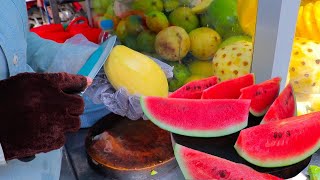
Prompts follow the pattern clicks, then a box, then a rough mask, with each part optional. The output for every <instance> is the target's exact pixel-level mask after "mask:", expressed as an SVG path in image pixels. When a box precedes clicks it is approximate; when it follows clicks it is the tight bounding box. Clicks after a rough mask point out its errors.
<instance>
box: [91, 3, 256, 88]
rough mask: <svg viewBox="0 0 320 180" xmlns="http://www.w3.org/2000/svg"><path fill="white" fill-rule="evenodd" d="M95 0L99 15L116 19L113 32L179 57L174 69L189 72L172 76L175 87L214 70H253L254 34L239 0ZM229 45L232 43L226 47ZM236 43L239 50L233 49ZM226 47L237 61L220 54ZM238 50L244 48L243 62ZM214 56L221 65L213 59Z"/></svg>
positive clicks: (150, 50)
mask: <svg viewBox="0 0 320 180" xmlns="http://www.w3.org/2000/svg"><path fill="white" fill-rule="evenodd" d="M92 3H93V9H94V12H95V13H96V14H98V15H100V16H101V17H100V19H112V20H114V24H115V27H114V30H115V31H114V34H116V35H117V36H118V39H119V40H120V43H121V44H122V45H124V46H127V47H129V48H131V49H133V50H136V51H139V52H141V53H143V54H147V55H149V56H152V57H155V58H158V59H159V60H161V61H164V62H166V63H167V62H170V61H176V62H179V65H177V64H174V66H175V68H176V69H175V73H174V74H180V72H178V71H182V73H181V74H188V75H187V76H185V77H184V78H176V77H174V78H173V79H169V82H168V83H169V90H170V92H173V91H175V90H176V89H178V88H180V87H181V86H183V85H184V84H186V83H188V82H191V81H193V80H201V79H203V78H206V77H210V76H212V75H216V76H217V77H219V78H220V81H224V80H227V79H231V78H235V77H239V76H242V75H245V74H248V73H250V68H251V61H252V44H251V42H252V40H251V37H249V36H246V35H245V32H243V30H242V29H241V27H240V24H239V20H238V13H237V0H129V1H115V0H93V2H92ZM98 20H99V18H98ZM240 41H241V42H240ZM243 41H244V42H243ZM246 43H248V45H247V44H246ZM229 45H230V46H232V47H231V49H229V48H226V47H225V46H229ZM230 46H229V47H230ZM234 46H236V47H239V50H238V51H235V52H232V51H231V50H232V48H234ZM225 48H226V50H225ZM221 53H222V55H223V54H225V53H226V54H227V55H229V54H230V55H229V56H228V58H229V59H228V62H229V61H231V62H232V64H228V62H224V61H223V60H222V59H219V58H220V57H219V56H218V55H219V54H221ZM234 53H236V54H234ZM239 53H243V57H240V59H241V61H243V64H244V65H241V66H239V63H238V61H239V59H238V58H239V57H238V56H237V55H239ZM199 61H203V62H199ZM211 61H214V62H217V63H218V64H221V67H217V68H215V67H214V66H212V65H209V64H210V62H211ZM225 63H226V65H224V64H225ZM172 66H173V65H172ZM225 66H231V67H230V68H226V69H231V70H230V71H227V70H224V69H222V68H224V67H225ZM180 67H183V68H180ZM186 68H188V69H189V70H186ZM224 71H226V72H224ZM185 72H190V73H185ZM222 73H223V74H222ZM226 74H230V75H226ZM220 76H221V77H220Z"/></svg>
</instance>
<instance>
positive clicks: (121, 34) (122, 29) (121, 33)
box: [116, 20, 128, 41]
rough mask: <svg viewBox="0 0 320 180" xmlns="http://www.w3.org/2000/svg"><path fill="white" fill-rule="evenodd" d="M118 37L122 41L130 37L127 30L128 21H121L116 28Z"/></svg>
mask: <svg viewBox="0 0 320 180" xmlns="http://www.w3.org/2000/svg"><path fill="white" fill-rule="evenodd" d="M116 35H117V37H118V38H119V39H120V40H121V41H122V40H124V38H125V37H126V36H127V35H128V32H127V29H126V21H125V20H121V21H120V22H119V24H118V25H117V28H116Z"/></svg>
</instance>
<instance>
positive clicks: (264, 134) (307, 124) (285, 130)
mask: <svg viewBox="0 0 320 180" xmlns="http://www.w3.org/2000/svg"><path fill="white" fill-rule="evenodd" d="M319 148H320V112H315V113H310V114H306V115H303V116H296V117H291V118H287V119H282V120H277V121H271V122H269V123H266V124H262V125H258V126H254V127H251V128H247V129H244V130H242V131H241V132H240V135H239V137H238V139H237V142H236V144H235V149H236V150H237V152H238V154H239V155H240V156H241V157H243V158H244V159H246V160H247V161H248V162H250V163H252V164H254V165H257V166H261V167H283V166H289V165H292V164H295V163H298V162H300V161H302V160H304V159H306V158H307V157H309V156H311V155H312V154H313V153H315V152H316V151H317V150H318V149H319Z"/></svg>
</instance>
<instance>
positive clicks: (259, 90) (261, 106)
mask: <svg viewBox="0 0 320 180" xmlns="http://www.w3.org/2000/svg"><path fill="white" fill-rule="evenodd" d="M280 81H281V78H279V77H276V78H273V79H270V80H267V81H264V82H262V83H260V84H254V85H252V86H249V87H246V88H243V89H241V96H240V99H251V105H250V113H251V114H253V115H254V116H257V117H260V116H263V115H264V114H265V113H266V112H267V110H268V109H269V107H270V105H271V104H272V103H273V101H274V100H275V99H276V98H277V96H278V94H279V90H280Z"/></svg>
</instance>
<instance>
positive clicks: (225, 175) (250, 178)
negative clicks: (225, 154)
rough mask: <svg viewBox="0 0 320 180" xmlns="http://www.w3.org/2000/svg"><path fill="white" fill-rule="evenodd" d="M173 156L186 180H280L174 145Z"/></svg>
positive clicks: (243, 166)
mask: <svg viewBox="0 0 320 180" xmlns="http://www.w3.org/2000/svg"><path fill="white" fill-rule="evenodd" d="M174 154H175V157H176V159H177V161H178V164H179V166H180V168H181V170H182V173H183V175H184V177H185V178H186V179H192V180H197V179H199V180H200V179H245V180H258V179H259V180H280V179H281V178H278V177H275V176H272V175H270V174H265V173H260V172H257V171H255V170H254V169H252V168H250V167H248V166H245V165H243V164H239V163H234V162H231V161H228V160H226V159H223V158H220V157H217V156H213V155H210V154H206V153H203V152H200V151H197V150H194V149H190V148H188V147H185V146H182V145H179V144H175V145H174Z"/></svg>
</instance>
